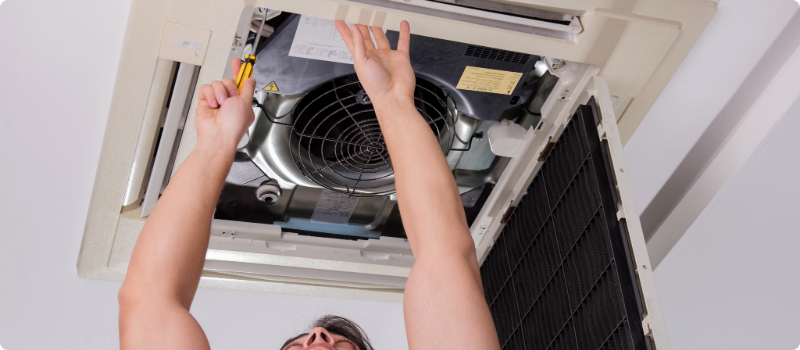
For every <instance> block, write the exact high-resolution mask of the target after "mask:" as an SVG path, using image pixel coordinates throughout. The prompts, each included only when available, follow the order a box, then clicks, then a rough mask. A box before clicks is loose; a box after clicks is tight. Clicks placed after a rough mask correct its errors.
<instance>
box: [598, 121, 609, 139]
mask: <svg viewBox="0 0 800 350" xmlns="http://www.w3.org/2000/svg"><path fill="white" fill-rule="evenodd" d="M597 135H598V136H599V137H600V141H602V140H607V139H608V136H607V135H606V128H604V127H603V123H600V124H597Z"/></svg>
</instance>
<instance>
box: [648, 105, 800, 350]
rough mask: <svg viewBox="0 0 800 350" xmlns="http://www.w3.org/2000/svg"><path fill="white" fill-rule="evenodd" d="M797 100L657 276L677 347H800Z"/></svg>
mask: <svg viewBox="0 0 800 350" xmlns="http://www.w3.org/2000/svg"><path fill="white" fill-rule="evenodd" d="M798 135H800V99H798V100H797V101H796V102H795V104H794V106H793V107H792V108H791V109H790V110H789V111H788V112H787V113H786V114H785V115H784V116H783V118H782V119H781V120H780V121H779V122H778V124H776V125H775V127H773V129H772V130H771V131H770V133H769V134H768V135H767V137H766V138H765V139H764V140H763V141H762V142H761V144H760V145H759V146H758V148H757V149H756V151H755V152H754V153H753V154H752V155H751V156H750V158H748V159H747V161H745V163H744V164H743V165H742V166H741V167H740V168H739V170H738V171H737V172H736V173H735V174H734V175H733V176H732V177H731V179H730V180H728V182H727V183H726V184H725V186H724V187H723V188H722V190H721V191H720V192H719V193H718V194H717V196H716V197H714V199H713V200H712V201H711V203H710V204H709V205H708V207H706V209H705V210H704V211H703V213H702V214H701V215H700V217H698V218H697V220H696V221H695V222H694V224H693V225H692V226H691V227H690V228H689V230H688V231H687V232H686V233H685V234H684V236H683V237H682V238H681V239H680V241H678V243H677V244H676V245H675V247H674V248H672V251H670V253H669V254H668V255H667V256H666V258H665V259H664V261H663V262H662V263H661V265H659V266H658V268H657V269H656V270H655V278H656V284H657V286H658V295H659V297H660V299H661V307H662V309H663V311H664V318H665V322H666V324H667V331H668V333H669V338H670V342H671V343H672V347H673V349H681V350H684V349H686V350H689V349H726V350H740V349H741V350H752V349H775V350H778V349H784V350H792V349H796V348H798V347H800V346H798V345H800V317H798V315H800V298H798V296H800V254H799V253H798V249H800V220H799V219H800V157H798V150H800V137H798Z"/></svg>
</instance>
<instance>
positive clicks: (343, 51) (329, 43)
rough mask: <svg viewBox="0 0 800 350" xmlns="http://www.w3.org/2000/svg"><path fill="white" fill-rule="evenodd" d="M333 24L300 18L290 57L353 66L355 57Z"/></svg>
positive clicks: (324, 19)
mask: <svg viewBox="0 0 800 350" xmlns="http://www.w3.org/2000/svg"><path fill="white" fill-rule="evenodd" d="M333 22H334V21H333V20H332V19H326V18H318V17H311V16H306V15H302V16H300V23H298V24H297V31H296V32H295V33H294V40H292V48H291V49H290V50H289V56H292V57H302V58H308V59H312V60H320V61H329V62H337V63H348V64H353V56H352V55H350V51H349V50H347V45H345V43H344V40H342V37H341V36H340V35H339V31H338V30H337V29H336V26H335V25H334V24H333ZM384 32H386V30H384ZM370 36H372V33H370ZM374 41H375V39H373V42H374Z"/></svg>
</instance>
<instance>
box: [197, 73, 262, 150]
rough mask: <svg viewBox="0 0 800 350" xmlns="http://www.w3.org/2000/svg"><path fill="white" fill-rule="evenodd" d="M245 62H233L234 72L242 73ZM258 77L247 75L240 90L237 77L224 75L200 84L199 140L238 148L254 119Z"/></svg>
mask: <svg viewBox="0 0 800 350" xmlns="http://www.w3.org/2000/svg"><path fill="white" fill-rule="evenodd" d="M241 64H242V62H241V61H240V60H239V59H234V60H233V62H231V75H232V76H236V75H237V74H238V73H239V67H240V66H241ZM255 85H256V81H255V79H253V78H249V79H247V80H246V81H245V82H244V84H243V86H242V93H241V95H240V94H239V93H238V91H237V90H238V89H237V87H236V82H235V81H233V79H222V80H221V81H220V80H218V81H214V82H212V83H211V84H206V85H203V86H201V87H200V94H199V95H200V100H199V101H198V103H197V113H196V115H195V127H196V129H197V143H198V145H202V146H209V147H212V148H214V149H217V148H220V147H223V148H231V149H236V145H237V144H238V143H239V141H240V140H241V139H242V136H243V135H244V132H245V130H247V128H248V127H249V126H250V124H252V123H253V119H254V118H255V115H254V114H253V90H254V89H255Z"/></svg>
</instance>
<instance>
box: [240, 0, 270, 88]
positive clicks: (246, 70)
mask: <svg viewBox="0 0 800 350" xmlns="http://www.w3.org/2000/svg"><path fill="white" fill-rule="evenodd" d="M267 12H268V11H266V9H264V18H262V19H261V26H259V27H258V33H257V34H256V41H255V42H253V46H251V48H250V53H248V54H247V55H246V56H244V62H242V66H241V67H240V68H239V75H237V76H236V87H237V88H239V93H241V92H242V84H244V81H245V80H247V78H250V77H251V76H252V75H253V66H255V64H256V55H255V53H256V48H257V47H258V41H259V40H260V39H261V31H262V30H264V22H266V21H267Z"/></svg>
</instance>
